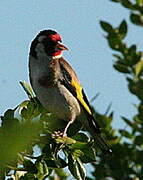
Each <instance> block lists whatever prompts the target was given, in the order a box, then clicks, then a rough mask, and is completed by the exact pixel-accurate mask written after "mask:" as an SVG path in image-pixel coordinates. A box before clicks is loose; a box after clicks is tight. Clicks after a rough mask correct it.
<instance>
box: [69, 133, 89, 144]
mask: <svg viewBox="0 0 143 180" xmlns="http://www.w3.org/2000/svg"><path fill="white" fill-rule="evenodd" d="M72 138H73V139H75V140H76V141H81V142H85V143H86V142H88V141H89V137H88V136H87V135H86V134H84V133H78V134H76V135H75V136H73V137H72Z"/></svg>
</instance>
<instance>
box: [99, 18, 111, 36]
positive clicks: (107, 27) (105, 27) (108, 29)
mask: <svg viewBox="0 0 143 180" xmlns="http://www.w3.org/2000/svg"><path fill="white" fill-rule="evenodd" d="M100 26H101V27H102V29H103V30H104V31H106V32H108V33H112V32H114V29H113V27H112V26H111V24H109V23H107V22H105V21H100Z"/></svg>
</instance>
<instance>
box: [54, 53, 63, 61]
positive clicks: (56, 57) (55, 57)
mask: <svg viewBox="0 0 143 180" xmlns="http://www.w3.org/2000/svg"><path fill="white" fill-rule="evenodd" d="M62 55H63V53H62V52H61V54H59V55H57V56H53V57H52V58H53V59H58V58H61V57H62Z"/></svg>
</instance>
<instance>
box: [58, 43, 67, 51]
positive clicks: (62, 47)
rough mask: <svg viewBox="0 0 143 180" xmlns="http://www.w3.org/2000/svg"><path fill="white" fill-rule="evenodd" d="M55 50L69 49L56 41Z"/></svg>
mask: <svg viewBox="0 0 143 180" xmlns="http://www.w3.org/2000/svg"><path fill="white" fill-rule="evenodd" d="M56 50H61V51H64V50H69V49H68V48H67V47H66V46H65V45H63V44H61V43H58V44H57V45H56Z"/></svg>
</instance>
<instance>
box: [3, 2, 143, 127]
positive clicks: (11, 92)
mask: <svg viewBox="0 0 143 180" xmlns="http://www.w3.org/2000/svg"><path fill="white" fill-rule="evenodd" d="M128 16H129V11H128V10H126V9H124V8H123V7H121V6H120V5H119V4H116V3H113V2H110V1H109V0H100V1H95V0H90V1H87V0H70V1H64V0H63V1H57V0H52V1H50V0H42V1H38V0H30V1H29V0H24V1H17V0H10V1H1V2H0V30H1V31H0V54H1V60H0V61H1V66H0V87H1V93H0V115H1V114H3V113H4V111H6V109H8V108H14V107H15V106H17V105H18V104H19V103H20V102H21V101H23V100H25V99H26V98H27V97H26V95H25V92H24V91H23V90H22V88H21V87H20V85H19V81H28V52H29V46H30V43H31V41H32V39H33V38H34V37H35V35H36V34H37V33H38V32H39V31H40V30H43V29H54V30H56V31H58V32H59V33H60V34H61V35H62V37H63V43H64V44H65V45H66V46H67V47H69V49H70V51H67V52H65V53H64V57H65V58H66V59H67V60H68V61H69V62H70V64H71V65H72V66H73V67H74V69H75V70H76V72H77V74H78V77H79V79H80V81H81V84H82V85H83V86H84V89H85V91H86V93H87V95H88V97H89V99H91V98H92V97H93V96H94V95H95V94H96V93H98V92H100V96H99V97H98V98H97V99H96V101H95V102H94V103H93V105H94V106H95V107H96V110H98V111H99V112H100V113H104V112H105V110H106V108H107V106H108V105H109V103H111V102H112V109H113V110H114V111H115V120H114V126H115V127H116V128H118V127H121V126H122V127H123V123H122V121H121V119H120V116H121V115H122V116H126V117H132V115H133V114H134V113H135V112H136V111H135V108H134V107H133V103H137V99H136V98H135V97H134V96H132V95H130V94H129V93H128V90H127V84H126V81H125V77H124V76H123V75H122V74H119V73H118V72H116V71H115V70H114V69H113V68H112V64H113V62H114V58H113V57H112V53H114V52H113V51H112V50H111V49H109V47H108V45H107V42H106V39H105V38H104V36H103V35H104V34H105V33H104V32H103V31H102V29H101V28H100V25H99V21H100V20H106V21H108V22H110V23H111V24H113V25H115V26H118V24H119V23H120V22H121V21H122V20H123V19H126V20H128ZM141 31H142V29H141V28H136V26H134V25H131V24H130V29H129V35H128V37H127V39H126V42H128V43H129V44H132V43H137V44H138V46H139V48H141V47H142V42H141V38H140V37H141V36H142V32H141Z"/></svg>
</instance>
